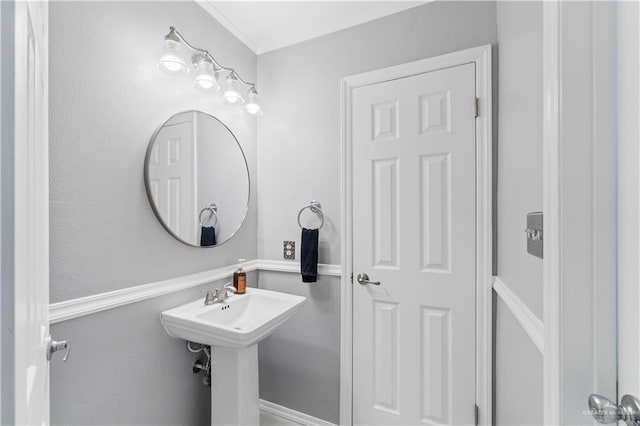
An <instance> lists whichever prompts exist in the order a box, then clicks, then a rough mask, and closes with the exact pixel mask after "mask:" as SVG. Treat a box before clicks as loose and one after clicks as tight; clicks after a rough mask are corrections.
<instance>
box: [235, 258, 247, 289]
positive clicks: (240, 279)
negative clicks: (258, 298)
mask: <svg viewBox="0 0 640 426" xmlns="http://www.w3.org/2000/svg"><path fill="white" fill-rule="evenodd" d="M244 261H245V259H238V263H239V265H238V270H237V271H235V272H234V273H233V286H234V287H235V288H236V290H237V291H236V294H245V293H246V292H247V273H246V272H244V269H242V262H244Z"/></svg>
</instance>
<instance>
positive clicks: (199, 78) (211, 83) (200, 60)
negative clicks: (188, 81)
mask: <svg viewBox="0 0 640 426" xmlns="http://www.w3.org/2000/svg"><path fill="white" fill-rule="evenodd" d="M192 61H193V63H194V66H195V69H196V77H195V78H194V80H193V86H194V87H195V88H196V89H198V90H203V91H209V90H211V91H214V92H216V91H218V90H220V85H219V84H218V72H217V71H216V70H215V66H214V65H213V62H211V60H210V59H209V58H207V57H206V56H204V55H201V54H197V55H193V58H192Z"/></svg>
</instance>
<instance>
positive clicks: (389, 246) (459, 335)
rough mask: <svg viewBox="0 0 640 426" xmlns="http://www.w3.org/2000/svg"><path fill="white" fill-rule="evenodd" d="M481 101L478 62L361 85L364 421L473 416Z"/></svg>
mask: <svg viewBox="0 0 640 426" xmlns="http://www.w3.org/2000/svg"><path fill="white" fill-rule="evenodd" d="M474 102H475V65H474V64H467V65H461V66H457V67H453V68H449V69H444V70H438V71H433V72H429V73H425V74H420V75H416V76H412V77H407V78H402V79H399V80H393V81H388V82H383V83H379V84H375V85H370V86H365V87H360V88H357V89H354V92H353V103H352V105H353V107H352V108H353V109H352V120H353V122H352V129H353V159H354V160H353V185H354V187H353V193H354V196H353V223H354V228H353V229H354V235H353V241H354V253H353V256H354V274H358V273H361V272H363V273H367V274H368V275H369V276H370V280H371V281H381V285H380V286H375V285H365V286H362V285H359V284H358V283H355V284H354V296H353V297H354V301H353V336H354V342H353V359H354V365H353V409H354V412H353V416H354V417H353V419H354V423H355V424H418V423H425V424H471V423H473V422H474V418H473V416H474V405H475V329H476V327H475V326H476V324H475V291H476V287H475V281H476V279H475V276H476V274H475V259H476V244H475V235H476V232H475V230H476V229H475V226H476V221H475V211H476V209H475V202H476V201H475V197H476V177H475V167H476V166H475V164H476V157H475V155H476V154H475V110H474ZM454 399H455V401H456V407H459V409H458V408H457V409H456V410H454V407H453V401H454Z"/></svg>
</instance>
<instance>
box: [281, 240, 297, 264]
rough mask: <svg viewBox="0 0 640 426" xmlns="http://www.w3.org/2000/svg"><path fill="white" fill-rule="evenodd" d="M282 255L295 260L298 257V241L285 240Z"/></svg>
mask: <svg viewBox="0 0 640 426" xmlns="http://www.w3.org/2000/svg"><path fill="white" fill-rule="evenodd" d="M282 257H284V258H285V259H286V260H295V258H296V242H295V241H283V243H282Z"/></svg>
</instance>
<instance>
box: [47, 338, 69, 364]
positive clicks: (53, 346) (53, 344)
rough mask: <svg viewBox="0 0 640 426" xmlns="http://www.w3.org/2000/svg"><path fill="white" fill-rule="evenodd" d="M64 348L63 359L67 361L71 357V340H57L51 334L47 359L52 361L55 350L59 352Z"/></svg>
mask: <svg viewBox="0 0 640 426" xmlns="http://www.w3.org/2000/svg"><path fill="white" fill-rule="evenodd" d="M63 349H64V356H63V357H62V360H63V361H64V362H67V359H68V358H69V349H70V347H69V342H67V341H66V340H61V341H59V342H58V341H56V340H53V339H52V338H51V336H49V337H47V361H51V358H52V357H53V353H54V352H58V351H61V350H63Z"/></svg>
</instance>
